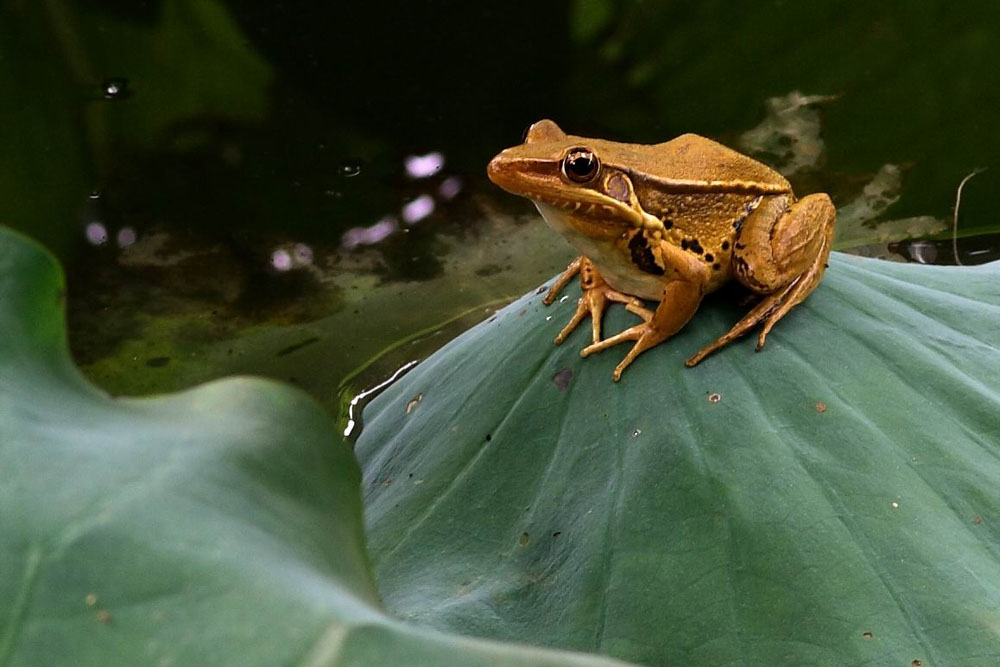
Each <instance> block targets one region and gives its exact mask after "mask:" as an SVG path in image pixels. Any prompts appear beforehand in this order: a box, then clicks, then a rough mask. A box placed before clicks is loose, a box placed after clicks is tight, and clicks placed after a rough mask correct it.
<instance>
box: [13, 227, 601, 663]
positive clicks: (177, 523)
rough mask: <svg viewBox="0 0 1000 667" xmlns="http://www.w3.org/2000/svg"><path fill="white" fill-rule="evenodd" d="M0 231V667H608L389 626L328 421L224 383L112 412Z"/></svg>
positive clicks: (35, 254) (344, 451)
mask: <svg viewBox="0 0 1000 667" xmlns="http://www.w3.org/2000/svg"><path fill="white" fill-rule="evenodd" d="M62 298H63V284H62V277H61V275H60V273H59V270H58V268H57V267H56V265H55V262H54V261H53V260H52V259H51V257H50V256H49V255H47V254H46V253H45V252H44V251H43V250H41V249H40V248H39V247H38V246H37V245H35V244H34V243H31V242H28V241H27V240H26V239H24V238H23V237H20V236H18V235H16V234H14V233H12V232H10V231H8V230H4V229H2V228H0V334H2V339H0V470H2V471H3V474H2V476H0V665H19V666H20V665H44V666H46V667H50V666H52V665H227V664H228V665H241V666H243V665H268V666H272V665H286V664H296V665H447V664H455V665H496V664H517V665H565V666H571V665H608V664H610V662H609V661H606V660H603V659H598V658H595V657H590V656H578V655H572V654H567V653H555V652H551V651H545V650H542V649H537V648H532V647H516V646H509V645H501V644H498V643H494V642H486V641H482V640H473V639H468V638H463V637H453V636H446V635H443V634H440V633H438V632H435V631H433V630H427V629H419V628H413V627H408V626H405V625H403V624H401V623H400V622H398V621H396V620H393V619H391V618H389V617H388V616H387V615H386V614H385V613H384V611H383V610H382V605H381V603H380V602H379V600H378V597H377V595H376V593H375V589H374V584H373V582H372V579H371V575H370V572H369V569H368V564H367V562H366V556H365V552H364V544H363V539H362V531H361V508H360V497H359V493H358V482H359V477H360V475H359V470H358V467H357V465H356V463H355V461H354V460H353V458H352V457H351V453H350V449H349V448H348V447H346V446H345V445H344V443H343V442H342V441H341V440H340V439H339V438H338V437H335V436H334V433H335V432H334V430H333V428H334V425H333V423H332V421H331V420H330V419H329V418H328V416H327V415H326V413H325V412H324V411H323V410H322V409H320V408H319V407H318V406H317V405H316V404H315V403H314V402H312V401H311V400H309V399H308V398H307V397H306V396H305V395H304V394H302V393H300V392H298V391H296V390H293V389H290V388H287V387H284V386H282V385H279V384H276V383H272V382H267V381H263V380H253V379H245V378H242V379H233V380H227V381H224V382H215V383H212V384H208V385H204V386H201V387H199V388H197V389H195V390H193V391H189V392H185V393H181V394H176V395H170V396H163V397H159V398H153V399H143V400H115V399H111V398H109V397H108V396H107V395H105V394H104V393H102V392H100V391H98V390H97V389H95V388H93V387H92V386H91V385H89V384H88V383H87V382H86V381H85V380H84V379H83V378H82V376H80V375H79V373H78V372H77V370H76V368H75V367H74V366H73V364H72V362H71V361H70V358H69V355H68V353H67V349H66V340H65V332H64V322H63V318H62V314H61V310H60V304H61V301H62Z"/></svg>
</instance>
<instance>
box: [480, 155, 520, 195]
mask: <svg viewBox="0 0 1000 667" xmlns="http://www.w3.org/2000/svg"><path fill="white" fill-rule="evenodd" d="M510 150H511V149H509V148H508V149H507V150H504V151H501V152H500V153H498V154H497V156H496V157H494V158H493V159H492V160H490V163H489V164H488V165H486V175H487V176H488V177H489V179H490V180H491V181H493V182H494V183H495V184H497V185H499V186H500V187H501V188H503V189H505V190H509V189H510V188H509V185H510V184H511V183H512V182H513V181H512V179H513V178H515V175H514V174H513V173H511V172H512V171H513V170H512V169H511V161H510V160H509V159H508V154H509V152H510Z"/></svg>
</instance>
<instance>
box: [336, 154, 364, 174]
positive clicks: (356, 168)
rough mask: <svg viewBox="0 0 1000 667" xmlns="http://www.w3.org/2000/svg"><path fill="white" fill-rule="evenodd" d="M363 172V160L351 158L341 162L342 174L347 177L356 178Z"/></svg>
mask: <svg viewBox="0 0 1000 667" xmlns="http://www.w3.org/2000/svg"><path fill="white" fill-rule="evenodd" d="M360 173H361V160H359V159H357V158H349V159H347V160H344V161H343V162H341V163H340V175H341V176H344V177H346V178H354V177H355V176H357V175H358V174H360Z"/></svg>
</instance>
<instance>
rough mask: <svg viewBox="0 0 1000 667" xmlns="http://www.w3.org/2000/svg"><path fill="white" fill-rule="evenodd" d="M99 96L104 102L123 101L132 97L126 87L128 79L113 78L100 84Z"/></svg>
mask: <svg viewBox="0 0 1000 667" xmlns="http://www.w3.org/2000/svg"><path fill="white" fill-rule="evenodd" d="M101 94H102V95H104V99H106V100H123V99H126V98H128V97H131V96H132V91H131V90H129V87H128V79H125V78H122V77H115V78H111V79H105V80H104V81H103V82H101Z"/></svg>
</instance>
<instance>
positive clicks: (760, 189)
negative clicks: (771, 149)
mask: <svg viewBox="0 0 1000 667" xmlns="http://www.w3.org/2000/svg"><path fill="white" fill-rule="evenodd" d="M645 149H646V150H645V151H644V153H645V156H644V157H645V158H646V160H645V161H646V162H647V168H646V169H645V170H644V171H645V173H646V174H647V175H648V176H650V177H651V178H653V179H655V180H657V181H660V182H661V183H662V184H663V185H665V186H666V187H668V188H674V189H678V190H683V189H687V187H685V186H686V185H688V184H689V186H690V188H691V190H694V191H697V190H708V191H712V192H746V193H754V194H778V193H784V192H791V185H790V184H789V183H788V181H787V180H786V179H785V177H784V176H782V175H781V174H779V173H778V172H776V171H775V170H774V169H771V168H770V167H768V166H767V165H765V164H763V163H761V162H758V161H757V160H754V159H753V158H750V157H747V156H746V155H743V154H742V153H739V152H737V151H734V150H733V149H731V148H728V147H726V146H723V145H722V144H720V143H718V142H715V141H712V140H711V139H706V138H705V137H702V136H699V135H697V134H682V135H681V136H679V137H677V138H676V139H671V140H670V141H666V142H664V143H661V144H654V145H651V146H646V147H645Z"/></svg>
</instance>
